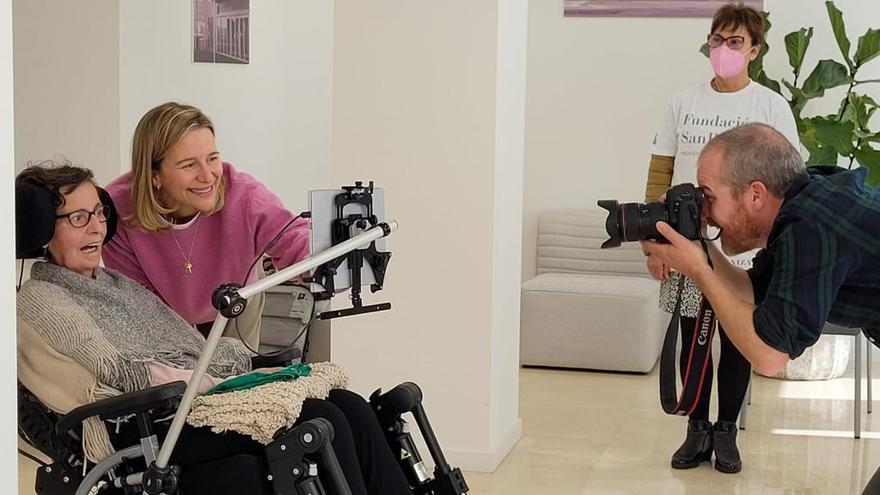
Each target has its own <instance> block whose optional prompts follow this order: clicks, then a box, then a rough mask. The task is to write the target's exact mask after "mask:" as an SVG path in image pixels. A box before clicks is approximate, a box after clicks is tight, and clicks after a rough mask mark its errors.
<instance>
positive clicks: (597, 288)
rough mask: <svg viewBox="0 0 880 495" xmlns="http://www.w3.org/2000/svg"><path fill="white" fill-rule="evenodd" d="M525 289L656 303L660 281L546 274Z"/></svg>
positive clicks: (525, 284) (529, 281) (625, 277)
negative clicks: (649, 300)
mask: <svg viewBox="0 0 880 495" xmlns="http://www.w3.org/2000/svg"><path fill="white" fill-rule="evenodd" d="M522 289H523V291H537V292H560V293H568V294H581V295H584V296H606V297H619V298H629V299H638V300H644V299H653V300H654V304H655V305H656V304H657V302H656V301H657V300H658V297H659V290H660V283H659V282H657V281H656V280H651V279H646V278H641V277H633V276H616V275H586V274H576V273H543V274H541V275H538V276H537V277H535V278H533V279H531V280H528V281H527V282H525V283H524V284H523V286H522Z"/></svg>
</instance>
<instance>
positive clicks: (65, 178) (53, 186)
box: [15, 160, 95, 209]
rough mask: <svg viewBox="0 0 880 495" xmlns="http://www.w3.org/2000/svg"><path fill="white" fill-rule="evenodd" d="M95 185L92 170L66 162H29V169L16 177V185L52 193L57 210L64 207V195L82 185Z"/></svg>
mask: <svg viewBox="0 0 880 495" xmlns="http://www.w3.org/2000/svg"><path fill="white" fill-rule="evenodd" d="M86 182H89V183H91V184H95V174H94V173H92V171H91V170H89V169H87V168H83V167H77V166H74V165H72V164H71V163H70V162H69V161H67V160H64V161H62V162H60V163H56V162H55V161H53V160H45V161H42V162H37V163H33V162H28V167H27V168H26V169H24V170H22V171H21V172H20V173H19V174H18V175H17V176H16V177H15V185H16V186H19V185H23V184H32V185H35V186H37V187H42V188H43V189H46V190H47V191H49V192H51V193H52V203H53V205H54V206H55V208H56V209H58V208H60V207H62V206H64V195H65V194H68V193H70V191H73V190H74V189H76V188H77V187H79V186H80V185H81V184H84V183H86Z"/></svg>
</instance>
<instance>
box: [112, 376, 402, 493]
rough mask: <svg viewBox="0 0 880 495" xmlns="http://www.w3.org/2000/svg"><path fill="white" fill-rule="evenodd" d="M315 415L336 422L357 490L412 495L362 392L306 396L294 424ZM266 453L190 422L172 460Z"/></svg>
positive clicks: (338, 444)
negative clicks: (312, 397)
mask: <svg viewBox="0 0 880 495" xmlns="http://www.w3.org/2000/svg"><path fill="white" fill-rule="evenodd" d="M314 418H324V419H326V420H328V421H329V422H330V423H331V424H332V425H333V428H334V430H335V436H334V439H333V449H334V450H335V451H336V457H337V458H338V459H339V465H340V466H341V467H342V471H343V473H344V474H345V477H346V480H347V481H348V484H349V486H350V487H351V492H352V494H353V495H412V491H411V490H410V489H409V484H408V482H407V480H406V477H405V476H404V474H403V471H401V469H400V466H399V465H398V463H397V460H396V459H395V458H394V455H393V454H392V453H391V448H390V447H389V446H388V443H387V441H386V440H385V436H384V434H383V432H382V429H381V427H380V426H379V421H378V420H377V419H376V415H375V414H374V413H373V410H372V408H371V407H370V405H369V404H368V403H367V401H365V400H364V399H363V398H362V397H361V396H359V395H357V394H355V393H353V392H349V391H347V390H332V391H331V392H330V396H329V397H328V398H327V400H316V399H307V400H306V401H305V402H304V403H303V408H302V412H301V413H300V416H299V419H298V420H297V423H296V424H299V423H301V422H303V421H307V420H309V419H314ZM159 429H160V428H159V427H157V434H160V438H161V437H164V434H165V431H161V432H160V431H159ZM115 443H116V442H115V441H114V444H115ZM130 444H131V443H129V445H130ZM264 453H265V446H264V445H262V444H260V443H258V442H256V441H254V440H253V439H252V438H250V437H249V436H246V435H242V434H239V433H236V432H226V433H221V434H217V433H213V432H211V430H210V428H205V427H201V428H195V427H192V426H189V425H186V426H185V427H184V428H183V430H182V431H181V434H180V439H179V440H178V442H177V445H176V446H175V448H174V452H173V453H172V455H171V463H172V464H175V465H178V466H180V467H181V468H182V469H183V470H184V471H185V469H186V467H187V466H193V465H197V464H202V463H206V462H211V461H216V460H220V459H224V458H227V457H232V456H234V455H239V454H253V455H257V456H261V457H262V456H263V455H264ZM322 473H324V474H326V472H325V471H323V470H320V466H319V477H320V478H321V482H322V484H323V485H324V488H325V489H326V490H327V492H328V493H330V494H334V492H333V489H332V486H333V485H332V484H331V483H330V481H329V479H326V478H325V477H324V474H322ZM334 495H335V494H334Z"/></svg>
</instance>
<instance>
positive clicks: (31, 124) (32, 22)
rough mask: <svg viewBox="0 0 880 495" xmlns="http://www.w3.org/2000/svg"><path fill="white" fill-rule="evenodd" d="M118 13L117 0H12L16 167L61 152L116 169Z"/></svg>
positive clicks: (109, 173) (105, 170)
mask: <svg viewBox="0 0 880 495" xmlns="http://www.w3.org/2000/svg"><path fill="white" fill-rule="evenodd" d="M117 17H118V9H117V3H116V2H108V1H102V2H69V1H65V0H16V1H15V2H14V5H13V32H14V38H15V56H14V59H15V63H14V65H15V106H16V108H17V109H18V112H16V113H15V128H16V131H17V132H16V133H15V136H16V140H15V155H16V162H15V167H16V171H20V170H21V169H22V168H24V167H25V166H26V165H27V162H28V161H31V160H36V161H39V160H45V159H56V158H62V157H64V158H67V159H69V160H71V161H72V162H74V163H75V164H78V165H82V166H85V167H88V168H91V169H92V170H94V171H95V175H96V178H97V180H98V182H99V183H105V182H107V181H109V180H110V179H112V178H113V177H115V176H116V175H117V171H118V169H119V162H118V160H119V35H118V34H119V33H118V27H119V23H118V22H117Z"/></svg>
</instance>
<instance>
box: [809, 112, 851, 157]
mask: <svg viewBox="0 0 880 495" xmlns="http://www.w3.org/2000/svg"><path fill="white" fill-rule="evenodd" d="M814 122H815V125H816V139H818V140H819V142H820V143H822V146H823V147H831V148H832V149H834V151H836V152H837V153H839V154H841V155H843V156H850V155H852V154H853V152H854V151H855V146H853V131H855V124H853V123H852V122H838V121H836V120H834V119H820V120H816V121H814Z"/></svg>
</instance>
